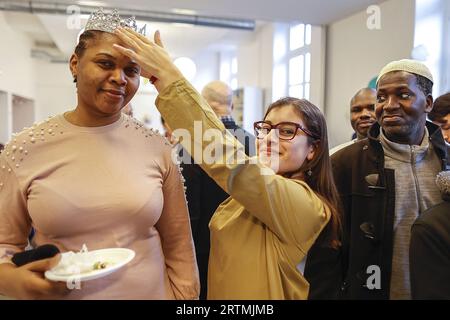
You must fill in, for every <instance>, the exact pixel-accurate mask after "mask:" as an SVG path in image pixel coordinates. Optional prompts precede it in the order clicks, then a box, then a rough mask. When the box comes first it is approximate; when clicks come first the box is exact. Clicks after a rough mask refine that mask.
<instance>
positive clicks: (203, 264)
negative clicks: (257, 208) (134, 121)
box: [181, 121, 255, 299]
mask: <svg viewBox="0 0 450 320" xmlns="http://www.w3.org/2000/svg"><path fill="white" fill-rule="evenodd" d="M223 124H224V126H225V128H226V129H228V130H229V131H230V132H231V133H232V134H233V135H234V136H235V137H236V138H237V139H238V140H239V141H240V142H241V143H242V144H243V145H244V147H245V153H246V154H247V155H251V156H253V155H254V152H255V151H254V150H255V138H254V136H253V135H251V134H249V133H248V132H246V131H245V130H243V129H242V128H240V127H239V126H238V125H236V123H235V122H234V121H223ZM191 161H192V162H191V163H192V164H186V163H181V167H182V168H183V176H184V178H185V180H186V181H185V186H186V199H187V202H188V208H189V215H190V220H191V228H192V236H193V238H194V244H195V252H196V255H197V264H198V268H199V274H200V287H201V288H200V291H201V292H200V299H206V285H207V284H206V282H207V271H208V258H209V247H210V238H209V221H210V220H211V217H212V215H213V214H214V212H215V211H216V209H217V207H218V206H219V205H220V204H221V203H222V202H223V201H224V200H226V199H227V198H228V197H229V195H228V194H227V193H226V192H225V191H223V190H222V188H220V187H219V186H218V185H217V183H216V182H215V181H214V180H213V179H212V178H210V177H209V176H208V174H207V173H206V172H205V171H203V169H202V168H200V166H199V165H197V164H194V162H193V160H192V159H191Z"/></svg>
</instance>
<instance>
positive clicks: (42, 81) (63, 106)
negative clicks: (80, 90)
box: [34, 59, 77, 121]
mask: <svg viewBox="0 0 450 320" xmlns="http://www.w3.org/2000/svg"><path fill="white" fill-rule="evenodd" d="M36 70H37V75H38V76H37V77H36V78H35V79H34V82H35V86H36V108H37V112H36V121H42V120H44V119H46V118H47V117H48V116H53V115H56V114H60V113H63V112H65V111H68V110H72V109H73V108H75V106H76V104H77V95H76V86H75V83H73V78H72V74H71V73H70V70H69V64H68V63H50V62H47V61H45V60H38V59H36Z"/></svg>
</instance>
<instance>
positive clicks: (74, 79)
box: [73, 75, 77, 83]
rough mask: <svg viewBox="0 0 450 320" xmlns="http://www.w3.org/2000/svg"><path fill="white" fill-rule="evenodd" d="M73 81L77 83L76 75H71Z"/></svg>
mask: <svg viewBox="0 0 450 320" xmlns="http://www.w3.org/2000/svg"><path fill="white" fill-rule="evenodd" d="M73 82H74V83H77V76H76V75H74V76H73Z"/></svg>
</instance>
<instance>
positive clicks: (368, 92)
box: [350, 88, 376, 139]
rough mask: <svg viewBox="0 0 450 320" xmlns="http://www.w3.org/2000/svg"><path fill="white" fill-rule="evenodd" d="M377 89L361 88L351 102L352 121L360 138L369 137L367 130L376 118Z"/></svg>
mask: <svg viewBox="0 0 450 320" xmlns="http://www.w3.org/2000/svg"><path fill="white" fill-rule="evenodd" d="M375 101H376V91H375V90H373V89H368V88H367V89H363V90H360V91H359V92H358V93H357V94H356V95H355V96H354V97H353V99H352V101H351V102H350V122H351V124H352V127H353V130H355V132H356V135H357V137H358V139H364V138H365V137H367V132H368V131H369V128H370V126H371V125H372V124H374V123H375V122H376V118H375Z"/></svg>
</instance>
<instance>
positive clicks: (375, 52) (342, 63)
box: [325, 0, 415, 147]
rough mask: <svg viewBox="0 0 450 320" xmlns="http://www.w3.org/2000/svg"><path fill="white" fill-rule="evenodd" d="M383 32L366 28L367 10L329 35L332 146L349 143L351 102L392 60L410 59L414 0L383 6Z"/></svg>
mask: <svg viewBox="0 0 450 320" xmlns="http://www.w3.org/2000/svg"><path fill="white" fill-rule="evenodd" d="M380 9H381V29H380V30H369V29H368V28H367V24H366V22H367V18H368V17H369V15H368V14H367V13H366V11H363V12H360V13H357V14H355V15H352V16H351V17H348V18H346V19H343V20H340V21H338V22H336V23H333V24H331V25H330V26H329V28H328V33H327V59H326V64H327V69H326V94H325V113H326V118H327V123H328V129H329V137H330V147H333V146H335V145H337V144H340V143H343V142H345V141H348V140H350V137H351V135H352V132H353V130H352V128H351V125H350V120H349V119H350V116H349V114H350V113H349V112H350V107H349V101H350V99H351V97H352V96H353V95H354V93H355V92H356V91H357V90H358V89H360V88H362V87H365V86H367V85H368V83H369V81H370V80H371V79H372V78H373V77H375V76H376V75H377V74H378V72H379V71H380V69H381V68H382V67H383V66H384V65H385V64H386V63H388V62H390V61H392V60H397V59H402V58H409V57H410V55H411V50H412V48H413V43H414V41H413V40H414V18H415V7H414V1H412V0H389V1H386V2H383V3H381V5H380Z"/></svg>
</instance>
